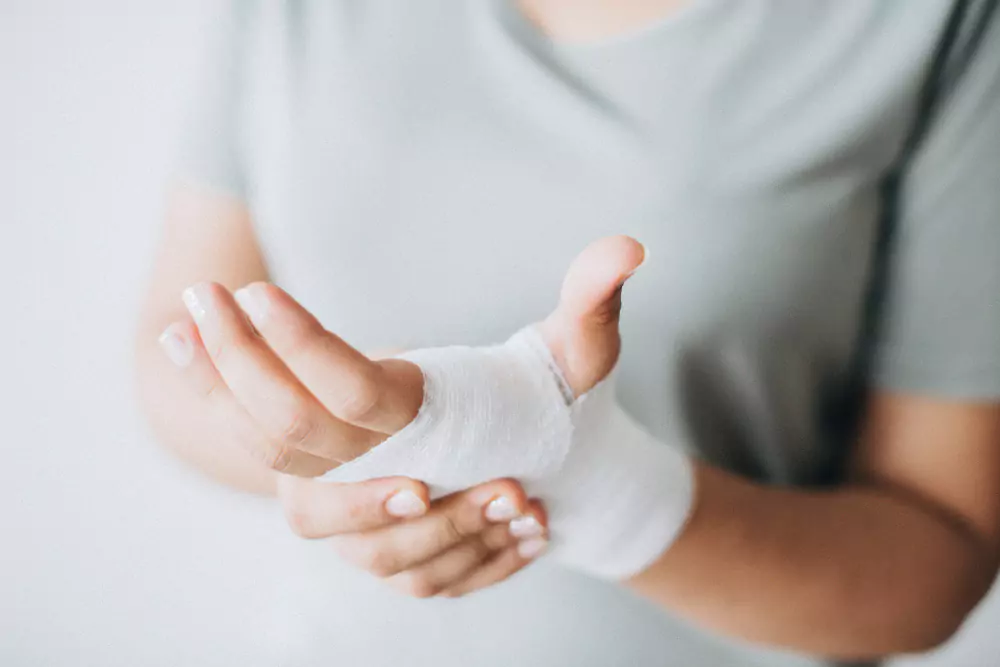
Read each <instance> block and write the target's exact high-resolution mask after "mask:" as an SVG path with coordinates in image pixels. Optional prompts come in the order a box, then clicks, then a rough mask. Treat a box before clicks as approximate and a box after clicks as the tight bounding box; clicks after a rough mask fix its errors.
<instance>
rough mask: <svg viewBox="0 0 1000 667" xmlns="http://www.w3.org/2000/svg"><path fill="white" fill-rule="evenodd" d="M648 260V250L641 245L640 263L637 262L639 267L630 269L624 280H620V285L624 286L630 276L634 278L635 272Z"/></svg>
mask: <svg viewBox="0 0 1000 667" xmlns="http://www.w3.org/2000/svg"><path fill="white" fill-rule="evenodd" d="M648 259H649V248H647V247H646V246H645V244H643V246H642V261H641V262H639V265H638V266H637V267H635V268H634V269H632V270H631V271H629V273H628V275H627V276H625V278H624V279H623V280H622V284H623V285H624V284H625V281H626V280H628V279H629V278H631V277H632V276H634V275H635V272H636V271H638V270H639V269H641V268H642V265H643V264H645V263H646V260H648Z"/></svg>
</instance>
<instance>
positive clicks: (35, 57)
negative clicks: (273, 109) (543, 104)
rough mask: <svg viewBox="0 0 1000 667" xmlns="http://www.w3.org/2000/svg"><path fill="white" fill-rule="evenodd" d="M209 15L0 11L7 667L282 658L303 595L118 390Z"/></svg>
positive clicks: (987, 609)
mask: <svg viewBox="0 0 1000 667" xmlns="http://www.w3.org/2000/svg"><path fill="white" fill-rule="evenodd" d="M217 4H218V3H217V2H205V1H204V0H201V1H197V0H173V1H172V2H169V3H167V2H159V3H154V2H141V3H140V2H126V1H125V0H117V1H113V0H92V1H91V2H87V3H78V2H70V1H69V0H31V1H28V0H22V1H20V2H18V1H14V0H5V1H3V0H0V206H2V209H0V278H2V281H3V282H2V284H3V308H2V310H0V312H2V313H3V315H2V326H0V415H2V420H0V428H2V430H0V447H2V450H3V456H2V459H0V461H2V463H0V665H3V666H4V667H20V666H22V665H25V666H27V665H31V666H35V665H75V666H78V665H102V666H112V665H149V666H153V665H192V666H201V665H235V664H241V665H244V666H247V667H249V666H254V665H276V664H282V663H283V662H285V661H286V660H287V659H289V657H290V656H289V654H288V651H289V650H290V649H289V647H290V646H293V645H294V636H291V635H292V634H293V628H294V623H293V622H292V621H293V619H291V618H289V614H290V613H291V612H290V611H289V610H290V609H293V608H294V607H295V605H294V604H291V603H290V600H291V598H292V597H293V596H294V595H296V593H295V590H296V586H301V582H296V581H295V580H294V577H293V574H292V573H288V572H287V570H286V569H285V568H283V567H282V563H283V562H284V561H283V559H284V558H285V556H286V555H287V554H288V553H289V550H291V549H295V548H296V545H295V543H294V538H292V537H291V536H290V534H289V532H288V531H287V529H284V526H283V523H282V519H281V517H280V516H279V514H278V512H277V511H276V510H275V509H274V508H273V507H271V506H270V504H269V503H267V502H265V501H261V500H256V499H252V498H247V497H243V496H240V495H237V494H235V493H233V492H229V491H225V490H222V489H218V488H216V487H213V486H212V485H210V484H209V483H208V482H206V481H203V480H202V479H201V478H199V477H198V476H196V475H194V474H193V473H190V472H188V471H187V470H185V469H182V468H181V467H180V466H179V465H178V464H177V463H175V462H174V461H173V460H172V459H170V458H169V457H168V456H167V455H166V454H165V453H163V452H161V451H160V450H159V449H158V448H157V446H156V445H155V444H154V443H153V441H152V439H151V438H150V437H149V436H148V434H147V433H146V431H145V429H144V427H143V425H142V422H141V420H140V419H139V417H138V415H137V411H136V409H135V405H134V400H133V396H132V390H131V377H130V374H131V369H130V365H129V364H130V355H131V345H132V342H131V329H132V320H133V319H134V317H135V312H136V303H137V298H138V294H139V287H140V285H141V281H142V280H144V275H145V267H146V264H147V262H148V257H149V254H150V251H151V248H152V245H153V242H154V239H155V236H156V232H157V227H158V223H159V219H160V216H161V210H162V206H163V199H164V185H165V181H166V177H167V172H168V166H169V164H170V160H171V157H172V151H173V147H174V141H175V136H176V133H177V127H178V119H179V115H180V113H181V111H182V109H183V108H184V104H185V100H186V94H187V91H188V89H189V81H190V80H191V78H192V75H193V74H194V72H195V70H196V67H197V64H198V60H199V51H200V48H201V46H200V45H201V44H202V43H203V40H204V36H205V31H206V29H207V28H208V26H209V25H210V20H211V17H212V16H213V15H214V14H215V12H216V11H217V7H216V5H217ZM331 602H332V603H334V602H335V601H331ZM997 628H1000V592H998V591H996V590H995V591H994V593H993V595H992V596H991V598H990V599H988V600H987V601H986V602H985V603H984V604H983V605H982V606H981V607H980V609H979V611H978V612H977V614H976V615H975V616H974V617H973V618H972V620H971V621H970V622H969V623H968V624H967V626H966V627H965V629H964V630H963V631H962V632H961V633H960V635H959V636H958V637H957V638H956V639H955V640H954V641H952V642H951V643H950V644H949V645H948V646H946V647H945V648H943V649H942V650H940V651H938V652H937V653H935V654H934V655H931V656H928V657H924V658H920V659H905V660H900V661H897V662H896V663H894V664H895V665H896V666H897V667H916V666H918V665H920V666H923V667H960V666H965V665H969V666H972V665H975V666H980V665H997V664H1000V633H998V632H997ZM349 662H351V661H349ZM351 664H357V663H354V662H351Z"/></svg>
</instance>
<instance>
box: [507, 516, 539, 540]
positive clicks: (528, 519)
mask: <svg viewBox="0 0 1000 667" xmlns="http://www.w3.org/2000/svg"><path fill="white" fill-rule="evenodd" d="M543 532H544V531H543V530H542V524H540V523H538V519H536V518H535V517H533V516H531V515H530V514H527V515H525V516H519V517H518V518H516V519H514V520H513V521H511V522H510V534H511V535H513V536H514V537H517V538H529V537H541V535H542V533H543Z"/></svg>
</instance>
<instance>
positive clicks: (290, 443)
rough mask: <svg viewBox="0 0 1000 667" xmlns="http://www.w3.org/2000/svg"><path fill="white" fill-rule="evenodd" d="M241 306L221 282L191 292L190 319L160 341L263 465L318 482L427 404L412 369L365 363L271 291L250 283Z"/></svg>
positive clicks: (392, 362) (390, 362)
mask: <svg viewBox="0 0 1000 667" xmlns="http://www.w3.org/2000/svg"><path fill="white" fill-rule="evenodd" d="M235 298H238V299H240V301H241V302H242V309H241V307H240V305H238V304H237V302H236V300H235ZM235 298H234V295H232V294H230V293H229V291H228V290H226V289H225V288H224V287H222V286H221V285H217V284H200V285H196V286H194V287H192V288H190V289H189V290H187V291H186V292H185V294H184V301H185V304H186V305H187V307H188V310H189V311H190V313H191V316H192V318H193V320H194V321H193V322H192V321H190V320H188V321H181V322H176V323H174V324H172V325H170V326H169V327H168V328H167V330H166V331H165V332H164V333H163V335H162V336H161V338H160V342H161V344H162V345H163V347H164V349H165V350H166V352H167V354H168V355H169V356H170V357H171V359H173V360H174V362H175V363H176V364H177V365H178V366H181V367H182V368H183V370H184V374H185V377H186V378H187V379H188V381H189V383H190V385H191V387H192V389H193V390H194V391H195V392H197V393H198V394H200V395H201V396H203V397H204V400H205V401H206V402H208V403H210V404H211V405H212V409H213V410H214V412H215V413H216V414H217V415H219V419H220V420H221V421H222V422H224V423H226V424H228V425H229V427H230V428H233V429H235V430H236V431H237V433H238V436H239V438H238V439H239V441H240V442H242V443H244V444H245V445H246V446H247V448H248V449H249V450H250V451H251V453H252V454H253V455H254V456H255V457H256V458H258V459H260V460H262V461H263V462H264V463H265V464H266V465H267V466H269V467H271V468H273V469H274V470H277V471H279V472H284V473H288V474H293V475H299V476H304V477H315V476H319V475H322V474H323V473H325V472H327V471H328V470H331V469H333V468H335V467H337V466H338V465H339V464H340V463H343V462H345V461H349V460H351V459H353V458H355V457H357V456H360V455H361V454H363V453H365V452H366V451H368V450H369V449H370V448H372V447H374V446H375V445H377V444H379V443H380V442H382V441H383V440H385V439H386V438H387V437H388V436H390V435H391V434H393V433H395V432H396V431H398V430H399V429H401V428H402V427H403V426H405V425H406V424H408V423H409V422H410V421H411V420H412V419H413V417H414V416H415V415H416V413H417V410H418V409H419V407H420V403H421V401H422V400H423V378H422V376H421V373H420V369H419V368H418V367H417V366H416V365H414V364H412V363H410V362H408V361H403V360H400V359H384V360H380V361H373V360H371V359H369V358H367V357H365V356H364V355H363V354H361V353H360V352H358V351H356V350H354V349H353V348H352V347H350V346H349V345H347V344H346V343H344V341H342V340H341V339H340V338H338V337H337V336H335V335H334V334H332V333H330V332H328V331H325V330H324V329H323V328H322V326H320V324H319V322H317V321H316V319H315V318H314V317H313V316H312V315H311V314H309V312H308V311H306V310H305V309H304V308H302V307H301V306H300V305H299V304H297V303H296V302H295V301H294V300H293V299H292V298H291V297H289V296H288V295H287V294H285V293H284V292H283V291H282V290H280V289H278V288H277V287H274V286H273V285H267V284H263V283H257V284H254V285H252V286H250V287H249V288H246V289H244V290H240V291H238V292H237V294H236V297H235ZM244 310H245V311H246V313H244ZM247 314H249V315H250V316H251V317H252V318H253V325H251V323H250V321H249V320H248V319H247ZM254 327H256V330H255V329H254ZM258 332H259V333H258ZM265 339H266V341H265Z"/></svg>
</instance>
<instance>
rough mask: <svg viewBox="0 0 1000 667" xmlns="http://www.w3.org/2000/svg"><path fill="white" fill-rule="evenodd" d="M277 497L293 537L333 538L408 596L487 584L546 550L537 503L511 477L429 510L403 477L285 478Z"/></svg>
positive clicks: (417, 488) (343, 551)
mask: <svg viewBox="0 0 1000 667" xmlns="http://www.w3.org/2000/svg"><path fill="white" fill-rule="evenodd" d="M278 495H279V497H280V498H281V502H282V505H283V506H284V508H285V514H286V517H287V519H288V522H289V525H291V527H292V529H293V530H294V531H295V532H296V533H297V534H298V535H299V536H301V537H304V538H308V539H316V538H332V539H331V542H332V543H333V546H334V548H335V549H336V551H337V553H339V554H340V556H341V557H342V558H344V559H345V560H347V561H348V562H350V563H352V564H354V565H356V566H358V567H360V568H362V569H364V570H366V571H368V572H370V573H372V574H374V575H375V576H377V577H380V578H384V579H385V580H386V581H387V583H388V584H389V585H390V586H392V587H393V588H395V589H396V590H398V591H400V592H401V593H403V594H406V595H412V596H415V597H429V596H433V595H444V596H447V597H457V596H460V595H465V594H467V593H470V592H472V591H474V590H477V589H480V588H485V587H487V586H491V585H493V584H495V583H497V582H499V581H502V580H504V579H506V578H507V577H509V576H511V575H512V574H514V573H515V572H517V571H518V570H520V569H521V568H523V567H524V566H525V565H526V564H528V563H529V562H530V561H531V559H533V558H534V557H535V556H537V555H539V554H540V553H541V552H542V551H544V549H545V547H546V544H547V539H546V538H547V527H546V517H545V512H544V510H543V509H542V506H541V504H540V503H539V502H538V501H536V500H529V499H528V498H527V497H526V496H525V494H524V490H523V489H522V488H521V486H520V485H519V484H518V483H517V482H514V481H513V480H497V481H492V482H487V483H485V484H480V485H479V486H475V487H473V488H471V489H468V490H466V491H462V492H459V493H454V494H452V495H450V496H446V497H444V498H441V499H439V500H437V501H435V502H433V503H431V504H430V508H429V509H428V498H427V489H426V487H424V486H423V484H420V483H419V482H416V481H414V480H409V479H405V478H387V479H375V480H370V481H367V482H358V483H354V484H330V483H323V482H316V481H313V480H308V479H301V478H297V477H291V476H282V477H281V478H280V481H279V485H278ZM425 511H426V513H424V512H425ZM400 516H409V517H410V518H408V519H405V520H400V519H399V518H398V517H400Z"/></svg>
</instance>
